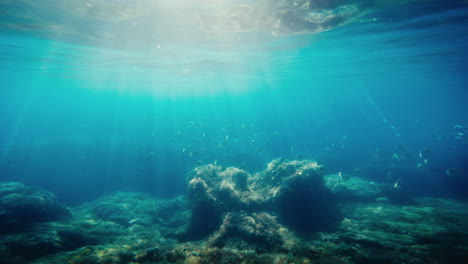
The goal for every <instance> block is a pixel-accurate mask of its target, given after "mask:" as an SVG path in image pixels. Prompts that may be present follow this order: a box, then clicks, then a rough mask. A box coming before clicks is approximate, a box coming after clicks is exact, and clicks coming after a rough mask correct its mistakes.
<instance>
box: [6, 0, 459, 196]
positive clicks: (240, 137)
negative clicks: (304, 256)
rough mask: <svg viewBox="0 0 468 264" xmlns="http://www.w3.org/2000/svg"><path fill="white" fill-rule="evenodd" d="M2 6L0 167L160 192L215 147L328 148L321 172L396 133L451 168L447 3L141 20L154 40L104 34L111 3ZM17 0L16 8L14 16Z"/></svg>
mask: <svg viewBox="0 0 468 264" xmlns="http://www.w3.org/2000/svg"><path fill="white" fill-rule="evenodd" d="M72 3H74V2H71V3H70V5H71V4H72ZM22 4H23V5H26V6H27V5H28V2H24V3H22ZM75 4H76V3H75ZM225 4H226V5H227V4H228V3H225ZM233 4H234V3H233ZM3 5H4V6H5V7H8V8H10V9H4V13H3V14H4V15H3V20H4V21H3V22H2V25H3V26H2V27H3V29H2V34H1V45H2V49H1V58H2V59H1V63H0V67H1V70H0V78H1V80H2V86H3V88H2V90H1V97H0V98H1V112H0V121H1V123H2V130H1V132H0V133H1V144H0V146H1V152H0V153H1V155H0V168H1V175H2V178H3V179H9V180H16V179H18V180H21V181H25V182H27V183H31V184H36V185H39V186H43V187H46V188H48V189H51V190H53V191H54V192H57V193H60V194H61V196H62V197H63V198H64V199H66V200H69V201H70V202H74V199H75V197H77V196H76V195H77V194H76V193H74V192H70V191H71V190H76V191H77V192H78V193H79V197H82V199H83V200H87V199H88V198H91V197H96V196H98V195H100V194H102V193H107V192H111V191H115V190H118V189H122V188H123V189H129V190H141V191H144V192H149V193H152V194H155V195H162V196H172V195H174V194H178V193H182V192H183V191H184V190H185V177H184V175H185V173H186V172H187V171H189V170H190V169H192V168H193V167H194V166H195V164H206V163H210V162H213V161H215V160H217V161H218V162H219V163H222V164H225V165H236V166H240V165H242V164H244V166H246V168H249V169H251V170H254V171H255V170H260V169H262V168H263V166H264V164H265V163H266V162H268V161H269V160H271V159H272V158H275V157H280V156H284V157H288V158H297V157H298V156H299V157H303V158H314V159H316V158H319V159H324V158H325V159H326V157H328V159H332V160H335V161H336V162H337V163H338V165H339V166H345V165H346V167H343V168H341V167H336V168H335V167H333V165H330V167H331V168H330V170H331V171H339V170H345V169H347V170H353V169H354V167H356V168H358V167H360V166H366V165H363V163H371V162H374V161H372V156H373V155H374V154H375V151H376V149H377V151H378V152H379V153H381V156H382V157H381V158H382V159H391V157H392V155H393V154H394V153H396V152H398V151H400V150H398V148H399V147H398V146H400V148H401V146H404V148H405V151H407V152H408V153H409V155H413V156H415V157H416V156H417V155H418V150H420V149H423V148H430V149H433V150H434V151H432V152H433V153H432V155H433V156H434V157H433V158H431V160H430V163H429V165H432V166H429V167H430V168H429V171H430V173H434V174H442V175H441V176H440V177H444V173H445V170H446V169H448V168H457V170H458V171H464V169H465V167H464V166H465V165H464V164H463V161H464V160H466V138H465V136H464V135H463V136H459V135H455V133H456V132H457V131H456V129H454V126H455V125H457V124H458V125H461V126H466V125H468V120H467V119H468V118H467V116H466V112H467V111H466V110H467V109H466V99H467V95H466V87H465V86H466V85H465V83H466V79H465V73H466V68H467V67H466V66H467V60H466V58H467V53H466V46H467V37H466V36H467V34H466V32H467V30H466V7H465V6H464V5H463V4H461V3H452V2H451V3H445V2H441V1H428V2H422V3H421V2H417V3H408V4H399V5H389V6H382V7H380V8H374V9H370V11H367V12H368V13H365V14H364V15H361V16H360V17H359V18H358V19H357V20H356V21H353V22H351V23H349V24H346V25H344V26H341V27H337V28H334V29H333V30H329V31H326V32H322V33H318V34H299V35H293V36H282V37H273V36H272V35H271V33H270V32H268V31H265V30H264V31H261V30H259V31H250V32H241V33H226V34H208V33H205V32H202V31H201V30H200V29H196V28H193V27H194V26H193V25H192V26H191V27H190V28H188V29H192V31H191V32H186V33H181V32H176V33H173V32H166V31H168V30H169V29H168V30H160V29H158V28H155V29H153V31H154V32H153V31H150V29H148V28H147V27H144V25H143V26H141V27H143V29H144V30H147V31H148V32H147V34H148V35H147V38H158V39H160V41H154V42H152V41H149V40H147V39H145V38H142V39H138V38H137V36H135V34H136V33H134V34H131V32H123V33H122V34H120V35H119V34H118V33H119V29H118V28H114V27H116V26H118V25H119V24H118V23H122V22H120V21H114V20H116V19H117V18H115V19H114V20H112V17H111V18H107V17H105V18H106V19H107V20H104V18H101V17H96V18H94V19H97V22H99V23H100V24H98V23H97V22H96V21H93V20H92V18H93V17H89V16H92V15H93V14H88V16H84V15H83V14H81V13H80V14H75V17H74V16H73V14H69V16H71V17H69V18H66V17H60V16H59V17H54V16H51V15H50V14H52V13H53V12H54V11H55V12H60V10H55V9H53V8H52V6H53V5H52V4H51V5H50V7H51V10H50V11H49V14H48V16H46V15H42V13H41V12H45V11H44V10H43V9H44V8H43V7H41V8H39V7H37V6H34V5H32V4H30V5H31V6H30V7H29V9H26V8H25V7H24V6H23V7H21V5H20V7H16V9H15V8H14V7H15V4H12V3H10V4H8V2H6V3H4V4H3ZM17 5H19V4H17ZM121 5H123V6H128V3H121ZM45 6H47V4H45ZM163 7H164V6H163ZM21 8H23V9H21ZM35 8H36V9H37V10H35ZM103 8H107V10H108V11H109V12H110V11H112V10H113V9H116V10H117V9H119V3H118V2H117V3H113V4H110V6H108V7H103ZM174 8H175V7H174ZM25 10H29V12H30V14H31V17H30V18H29V19H30V20H31V21H26V22H23V21H22V20H20V18H22V19H25V18H24V17H25V15H24V14H23V12H26V11H25ZM155 10H157V9H155ZM182 10H184V11H186V9H182ZM35 11H36V12H37V14H36V13H34V12H35ZM72 11H73V9H71V7H70V10H68V12H72ZM15 12H17V13H15ZM76 12H78V11H76ZM116 12H117V11H116ZM135 12H137V11H135ZM192 12H194V13H195V12H196V10H192ZM6 14H8V15H10V16H8V15H6ZM15 15H16V16H17V17H15ZM41 15H42V16H41ZM80 16H82V17H81V18H80ZM95 16H98V15H97V14H96V15H95ZM176 18H177V17H176ZM41 19H42V20H41ZM80 19H81V20H80ZM87 19H88V20H89V23H90V24H92V23H96V24H95V25H96V26H95V27H92V26H91V25H87V24H83V23H86V21H87ZM99 19H101V20H99ZM157 19H158V18H152V20H151V21H153V23H157V21H158V20H157ZM161 19H162V18H161ZM167 19H168V18H166V20H167ZM171 19H175V18H171ZM166 20H164V21H166ZM155 21H156V22H155ZM15 23H16V24H17V25H16V26H14V25H15ZM23 24H24V25H23ZM30 24H31V25H30ZM26 25H29V28H28V27H26ZM32 25H35V26H32ZM184 25H185V24H184ZM88 26H89V27H90V28H88ZM106 26H107V28H106ZM113 26H114V27H113ZM61 27H63V29H60V28H61ZM68 27H70V28H72V29H73V30H74V31H77V30H81V31H80V32H79V34H78V33H76V34H71V33H68V35H67V32H69V31H71V29H69V28H68ZM181 27H182V26H181ZM137 29H138V28H137ZM182 29H185V28H184V27H182ZM188 29H187V31H188ZM158 30H160V31H161V32H160V34H161V35H160V36H159V35H157V33H158ZM100 34H101V35H102V38H101V39H96V36H99V35H100ZM105 34H108V35H109V36H107V35H105ZM112 34H114V35H112ZM125 34H128V36H127V35H125ZM106 36H107V38H106ZM126 37H127V38H126ZM150 42H151V43H150ZM464 130H466V129H465V128H464ZM457 136H458V137H459V139H456V138H457ZM439 137H440V138H439ZM332 146H333V147H332ZM184 150H185V151H184ZM190 153H192V154H190ZM338 160H341V161H338ZM339 163H346V164H339ZM353 163H355V164H353ZM417 163H418V162H416V164H414V166H416V165H417ZM460 167H464V168H460ZM384 173H386V172H382V173H381V174H384ZM463 173H464V172H463ZM376 177H378V176H376ZM463 181H464V180H463ZM85 190H86V193H87V194H84V193H83V192H85ZM79 200H80V201H81V199H79Z"/></svg>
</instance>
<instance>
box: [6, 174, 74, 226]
mask: <svg viewBox="0 0 468 264" xmlns="http://www.w3.org/2000/svg"><path fill="white" fill-rule="evenodd" d="M69 216H70V211H69V210H68V208H67V207H65V206H64V205H62V204H61V203H60V202H59V201H58V200H57V198H56V197H55V196H54V195H53V194H52V193H49V192H46V191H43V190H40V189H37V188H33V187H26V186H24V185H23V184H21V183H16V182H8V183H1V184H0V233H5V232H10V231H17V230H21V229H23V228H25V227H27V226H30V225H31V224H34V223H38V222H47V221H55V220H59V219H63V218H66V217H69Z"/></svg>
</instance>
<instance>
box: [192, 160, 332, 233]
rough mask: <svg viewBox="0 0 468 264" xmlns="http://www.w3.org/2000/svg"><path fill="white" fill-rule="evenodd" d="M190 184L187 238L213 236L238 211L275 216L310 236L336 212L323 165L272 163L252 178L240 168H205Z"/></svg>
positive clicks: (199, 170)
mask: <svg viewBox="0 0 468 264" xmlns="http://www.w3.org/2000/svg"><path fill="white" fill-rule="evenodd" d="M188 181H189V184H188V185H189V186H188V197H189V199H190V200H191V203H192V216H191V224H190V226H189V230H188V233H187V235H188V238H189V239H200V238H202V237H205V236H208V235H210V234H212V233H213V232H215V230H217V229H219V228H223V225H225V224H226V219H230V218H232V217H234V216H236V215H239V212H245V213H248V214H250V215H256V214H258V213H260V212H262V213H263V212H265V213H267V214H272V215H273V214H276V215H278V216H279V221H280V222H281V223H284V224H285V225H287V226H288V227H290V228H293V229H296V230H301V231H307V232H310V231H315V230H319V229H321V228H323V227H324V226H327V225H329V224H330V223H333V222H334V221H332V220H334V217H335V213H336V212H335V211H337V210H336V208H335V206H334V204H333V201H332V199H330V192H329V190H328V189H327V188H326V186H325V184H324V181H323V177H322V169H321V166H320V165H318V164H317V163H316V162H313V161H308V160H304V161H286V160H284V159H276V160H274V161H272V162H270V164H268V168H267V170H266V171H263V172H260V173H256V174H255V175H254V176H251V175H250V174H249V173H248V172H246V171H244V170H241V169H239V168H234V167H228V168H226V169H223V168H222V167H220V166H215V165H206V166H201V167H197V168H195V170H193V171H192V172H190V173H189V174H188ZM228 216H229V217H228ZM216 232H218V233H219V232H220V231H219V230H218V231H216ZM244 237H245V236H244Z"/></svg>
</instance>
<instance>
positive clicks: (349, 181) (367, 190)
mask: <svg viewBox="0 0 468 264" xmlns="http://www.w3.org/2000/svg"><path fill="white" fill-rule="evenodd" d="M324 179H325V185H326V186H327V188H328V189H329V190H330V191H331V192H332V194H333V196H334V199H335V200H337V201H363V202H364V201H368V202H371V201H375V200H376V199H377V198H379V197H383V196H385V194H386V190H387V189H388V184H387V185H385V184H382V183H377V182H371V181H366V180H364V179H361V178H358V177H348V176H347V175H344V176H339V175H327V176H325V178H324Z"/></svg>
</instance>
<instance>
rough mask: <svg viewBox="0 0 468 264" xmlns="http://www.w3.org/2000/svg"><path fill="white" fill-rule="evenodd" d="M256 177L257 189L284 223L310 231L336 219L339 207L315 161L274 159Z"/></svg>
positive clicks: (325, 225)
mask: <svg viewBox="0 0 468 264" xmlns="http://www.w3.org/2000/svg"><path fill="white" fill-rule="evenodd" d="M255 180H256V183H257V184H256V186H257V189H258V192H260V193H262V195H263V196H264V197H265V199H266V200H268V201H269V203H270V204H272V205H273V207H274V209H275V211H276V212H277V214H278V216H279V217H280V221H281V222H282V223H284V224H286V225H287V226H289V227H291V228H293V229H295V230H299V231H305V232H310V231H316V230H320V229H322V228H326V227H329V226H330V225H331V224H333V223H334V222H335V220H336V217H337V212H338V210H337V208H336V206H335V204H334V202H333V199H332V196H331V193H330V192H329V190H328V189H327V188H326V186H325V182H324V180H323V175H322V166H321V165H319V164H318V163H317V162H314V161H309V160H302V161H286V160H284V159H281V158H280V159H276V160H273V161H272V162H270V163H269V164H268V167H267V170H266V171H264V172H261V173H258V174H257V175H256V179H255Z"/></svg>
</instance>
